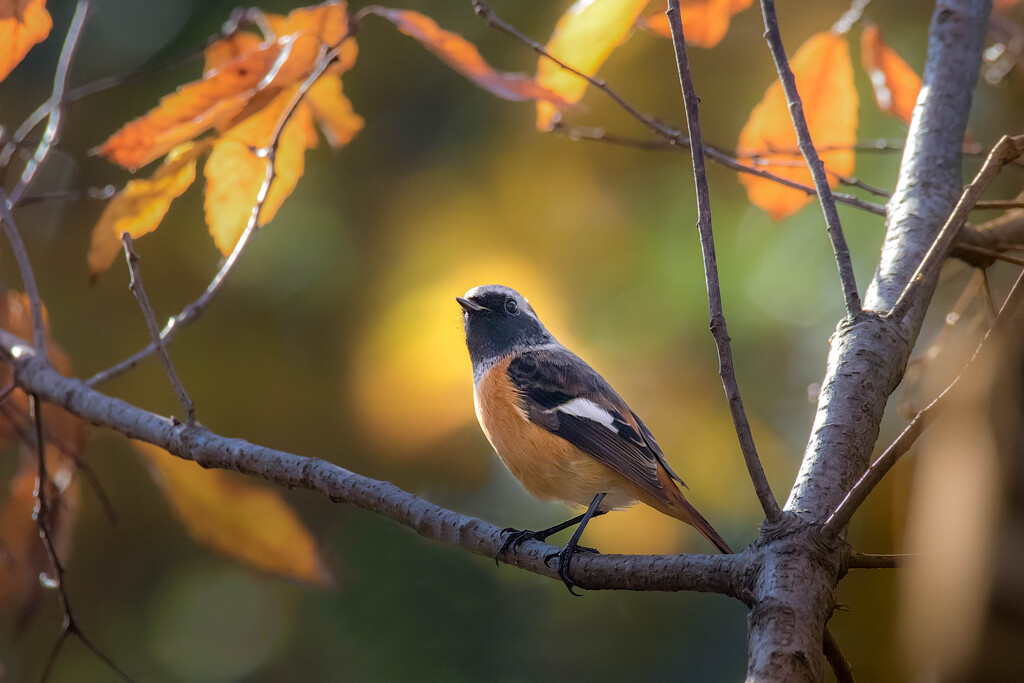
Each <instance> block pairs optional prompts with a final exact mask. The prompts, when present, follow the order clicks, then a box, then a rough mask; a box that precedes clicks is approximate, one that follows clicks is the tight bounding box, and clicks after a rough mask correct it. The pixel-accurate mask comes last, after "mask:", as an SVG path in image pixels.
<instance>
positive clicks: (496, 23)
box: [364, 0, 885, 215]
mask: <svg viewBox="0 0 1024 683" xmlns="http://www.w3.org/2000/svg"><path fill="white" fill-rule="evenodd" d="M472 1H473V9H474V11H475V12H476V14H477V16H478V17H480V18H481V19H482V20H483V21H484V23H486V24H487V25H488V26H490V27H491V28H493V29H496V30H498V31H501V32H502V33H504V34H505V35H507V36H510V37H512V38H514V39H515V40H517V41H519V42H520V43H522V44H523V45H525V46H526V47H528V48H530V49H531V50H533V51H534V52H536V53H537V54H539V55H540V56H542V57H544V58H546V59H550V60H551V61H552V62H554V63H555V64H557V65H558V66H559V67H561V68H562V69H565V70H566V71H568V72H569V73H572V74H575V75H577V76H579V77H580V78H582V79H583V80H585V81H586V82H587V83H589V84H590V85H592V86H593V87H595V88H597V89H598V90H600V91H601V92H603V93H604V94H605V95H607V96H608V97H609V98H611V100H612V101H613V102H615V103H616V104H617V105H618V106H619V107H620V108H622V110H623V111H625V112H626V113H627V114H629V115H630V116H631V117H633V118H634V119H636V120H637V121H638V122H640V123H641V124H643V125H644V126H646V127H647V128H649V129H650V130H651V131H653V132H654V133H655V134H656V135H657V136H659V137H661V138H662V139H664V140H665V141H666V142H668V144H670V145H674V146H679V147H689V145H690V139H689V138H688V137H686V136H685V135H683V134H682V133H680V132H679V131H677V130H675V129H673V128H671V127H669V126H666V125H665V124H663V123H662V122H661V121H658V120H657V119H656V118H654V117H653V116H648V115H647V114H643V113H641V112H640V111H639V110H638V109H637V108H636V107H634V106H633V105H631V104H630V103H629V102H628V101H626V99H625V98H624V97H622V96H621V95H619V93H617V92H616V91H615V90H613V89H612V88H611V87H610V86H609V85H608V84H607V83H606V82H605V81H604V80H603V79H599V78H594V77H593V76H589V75H587V74H585V73H583V72H582V71H580V70H578V69H576V68H575V67H573V66H571V65H569V64H566V63H565V62H563V61H562V60H560V59H558V58H557V57H555V56H553V55H552V54H551V53H549V52H548V51H547V50H545V49H544V47H543V46H542V45H541V44H540V43H538V42H537V41H535V40H532V39H531V38H530V37H528V36H526V35H524V34H523V33H522V32H521V31H519V30H518V29H517V28H515V27H514V26H512V25H511V24H509V23H507V22H505V21H503V20H502V19H501V18H500V17H499V16H498V15H497V14H495V13H494V10H492V9H491V8H490V7H489V6H488V5H487V4H485V3H484V2H483V1H482V0H472ZM364 11H365V9H364ZM558 126H559V124H557V123H556V129H557V128H558ZM704 153H705V154H706V155H707V157H708V158H709V159H711V160H713V161H715V162H717V163H719V164H721V165H722V166H725V167H726V168H729V169H732V170H733V171H736V172H738V173H750V174H752V175H756V176H758V177H760V178H764V179H766V180H770V181H772V182H776V183H778V184H780V185H782V186H784V187H790V188H793V189H794V190H800V191H802V192H806V193H807V194H816V191H815V190H814V189H813V188H811V187H808V186H807V185H804V184H802V183H798V182H796V181H793V180H790V179H788V178H783V177H781V176H777V175H775V174H774V173H770V172H768V171H766V170H764V169H763V168H757V167H756V165H755V166H748V165H746V164H744V163H743V162H741V161H740V160H739V159H737V158H736V157H735V156H730V155H729V154H726V153H725V152H722V151H719V150H718V149H715V148H713V147H705V150H704ZM835 198H836V199H837V200H838V201H842V202H843V203H845V204H849V205H850V206H853V207H856V208H859V209H864V210H866V211H870V212H871V213H877V214H879V215H885V211H884V210H883V209H882V207H880V206H878V205H877V204H872V203H871V202H865V201H863V200H861V199H858V198H857V197H853V196H851V195H841V196H839V195H837V196H836V197H835Z"/></svg>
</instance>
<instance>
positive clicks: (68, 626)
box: [28, 393, 132, 683]
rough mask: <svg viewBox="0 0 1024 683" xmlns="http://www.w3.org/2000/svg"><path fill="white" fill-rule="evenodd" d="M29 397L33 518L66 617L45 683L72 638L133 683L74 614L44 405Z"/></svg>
mask: <svg viewBox="0 0 1024 683" xmlns="http://www.w3.org/2000/svg"><path fill="white" fill-rule="evenodd" d="M28 396H29V408H30V411H31V416H32V421H33V422H34V424H35V428H36V458H37V459H38V465H39V469H38V472H37V474H36V489H35V498H36V507H35V511H34V513H33V514H34V516H35V518H36V523H37V524H38V525H39V537H40V538H41V539H42V542H43V546H44V548H45V549H46V555H47V557H48V558H49V560H50V565H51V567H52V568H53V574H52V575H51V576H50V577H49V581H48V583H50V584H51V585H52V586H53V587H54V588H56V589H57V597H58V599H59V601H60V608H61V613H62V614H63V615H64V619H63V622H62V624H61V630H60V635H58V636H57V640H56V642H55V643H54V644H53V647H52V648H51V649H50V655H49V657H47V660H46V667H45V668H44V669H43V675H42V678H41V680H42V681H43V682H44V683H45V681H46V680H48V679H49V677H50V673H51V672H52V671H53V666H54V664H55V663H56V661H57V657H58V655H59V654H60V651H61V648H62V647H63V646H64V642H65V641H66V640H67V638H68V636H70V635H74V636H76V637H77V638H78V639H79V640H80V641H81V642H82V644H84V645H85V646H86V647H87V648H89V650H91V651H92V653H93V654H94V655H96V657H97V658H98V659H99V660H100V661H102V662H103V663H104V664H106V665H107V666H108V667H109V668H110V669H111V670H112V671H113V672H114V673H116V674H117V675H118V676H120V677H121V679H122V680H125V681H131V680H132V679H131V678H130V677H129V676H128V675H127V674H126V673H124V672H123V671H121V669H120V668H118V666H117V665H116V664H114V662H113V660H112V659H110V657H108V656H107V654H106V653H104V652H103V651H102V650H100V648H99V647H97V646H96V644H95V643H93V642H92V640H90V639H89V637H88V636H86V635H85V633H84V632H83V631H82V627H81V625H80V624H79V623H78V619H77V618H76V617H75V613H74V611H73V610H72V609H71V598H70V596H69V595H68V591H67V586H65V584H64V566H63V565H62V564H61V562H60V558H59V557H58V556H57V548H56V545H55V544H54V541H53V527H51V526H50V521H51V519H52V514H53V507H52V503H51V502H50V500H49V498H48V497H47V495H46V487H47V486H48V485H49V483H50V479H49V475H48V474H47V472H46V447H45V443H46V442H45V438H44V434H43V418H42V411H41V410H40V409H41V407H42V403H41V401H40V399H39V395H38V394H35V393H30V394H29V395H28Z"/></svg>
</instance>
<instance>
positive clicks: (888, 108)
mask: <svg viewBox="0 0 1024 683" xmlns="http://www.w3.org/2000/svg"><path fill="white" fill-rule="evenodd" d="M860 40H861V43H860V45H861V48H860V57H861V63H862V64H863V66H864V70H865V71H866V72H867V73H868V77H869V78H870V79H871V87H872V88H873V89H874V92H875V102H876V103H877V104H878V108H879V109H881V110H882V111H884V112H885V113H887V114H891V115H892V116H895V117H896V118H898V119H899V120H901V121H903V122H904V123H906V124H907V125H910V120H911V119H912V118H913V116H914V105H916V104H917V95H918V93H919V92H921V78H920V77H919V76H918V75H917V72H915V71H914V70H913V69H912V68H911V67H910V65H909V64H907V63H906V62H905V61H904V60H903V58H902V57H900V56H899V55H898V54H896V51H895V50H893V49H892V48H891V47H889V45H888V44H887V43H886V42H885V40H883V39H882V35H881V33H879V31H878V27H877V26H876V25H874V24H868V25H867V26H865V27H864V31H863V32H862V33H861V35H860Z"/></svg>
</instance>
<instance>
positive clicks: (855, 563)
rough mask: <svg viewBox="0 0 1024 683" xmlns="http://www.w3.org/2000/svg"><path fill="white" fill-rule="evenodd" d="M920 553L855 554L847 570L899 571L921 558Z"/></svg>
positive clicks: (848, 563) (851, 556)
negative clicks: (908, 563)
mask: <svg viewBox="0 0 1024 683" xmlns="http://www.w3.org/2000/svg"><path fill="white" fill-rule="evenodd" d="M921 556H922V555H921V554H920V553H903V554H897V555H891V554H879V553H853V554H852V555H850V559H849V560H847V562H846V568H847V569H899V568H900V567H903V566H904V565H906V564H907V562H910V561H911V560H914V559H917V558H919V557H921Z"/></svg>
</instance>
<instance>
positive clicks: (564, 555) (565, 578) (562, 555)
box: [544, 493, 606, 596]
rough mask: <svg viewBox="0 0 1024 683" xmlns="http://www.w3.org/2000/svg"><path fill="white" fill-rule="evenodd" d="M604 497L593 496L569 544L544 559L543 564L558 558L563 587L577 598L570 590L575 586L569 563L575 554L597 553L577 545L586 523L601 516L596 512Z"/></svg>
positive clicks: (600, 494)
mask: <svg viewBox="0 0 1024 683" xmlns="http://www.w3.org/2000/svg"><path fill="white" fill-rule="evenodd" d="M604 496H605V494H603V493H599V494H597V495H596V496H594V500H592V501H590V507H588V508H587V511H586V512H584V513H583V515H582V516H581V519H580V524H579V526H578V527H576V531H574V532H573V533H572V537H571V538H570V539H569V542H568V543H566V544H565V547H564V548H562V549H561V550H560V551H558V552H557V553H555V554H554V555H548V556H547V557H546V558H544V562H545V564H546V563H547V561H548V560H550V559H551V558H553V557H557V558H558V576H559V578H561V579H562V583H564V584H565V587H566V588H568V589H569V592H570V593H572V594H573V595H576V596H579V593H577V592H576V591H574V590H573V589H572V588H573V586H575V585H576V584H575V583H573V580H572V577H570V576H569V561H570V560H571V559H572V556H573V555H575V554H576V553H577V552H593V553H596V552H597V551H596V550H594V549H593V548H586V547H583V546H581V545H579V540H580V536H582V535H583V530H584V529H586V528H587V522H589V521H590V520H591V519H592V518H593V517H596V516H597V515H600V514H602V512H598V511H597V508H598V506H599V505H600V504H601V501H602V500H604ZM605 512H606V511H605Z"/></svg>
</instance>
